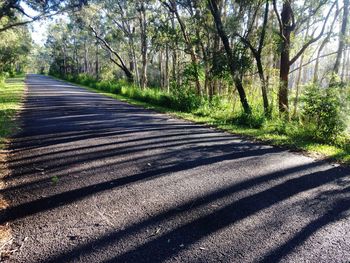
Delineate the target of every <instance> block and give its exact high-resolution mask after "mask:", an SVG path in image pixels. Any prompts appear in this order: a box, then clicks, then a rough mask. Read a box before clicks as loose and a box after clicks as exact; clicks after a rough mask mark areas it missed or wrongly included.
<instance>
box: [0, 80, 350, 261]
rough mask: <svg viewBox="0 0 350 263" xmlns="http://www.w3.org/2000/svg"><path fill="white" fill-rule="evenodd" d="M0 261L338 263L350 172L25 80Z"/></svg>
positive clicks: (348, 235)
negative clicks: (6, 249)
mask: <svg viewBox="0 0 350 263" xmlns="http://www.w3.org/2000/svg"><path fill="white" fill-rule="evenodd" d="M27 84H28V94H27V99H26V102H25V109H24V111H23V112H22V114H21V118H20V119H21V122H22V130H21V132H20V133H19V134H18V135H17V136H16V138H14V141H13V144H12V145H11V156H10V160H9V165H10V168H11V176H9V177H8V178H7V179H6V188H5V189H4V190H1V192H2V194H3V195H4V196H5V197H6V198H7V200H9V201H10V203H11V206H10V208H8V209H7V210H6V212H5V213H4V214H2V215H1V217H0V220H1V223H2V224H3V223H5V222H10V225H11V227H12V231H13V237H14V242H13V245H12V249H13V251H14V252H13V253H12V255H11V256H10V258H8V259H7V260H8V261H9V262H26V263H31V262H136V263H138V262H151V263H156V262H317V263H321V262H327V263H328V262H349V261H350V220H349V217H350V169H349V168H344V167H340V166H337V165H331V164H328V163H326V162H322V161H317V160H314V159H311V158H309V157H305V156H303V155H300V154H296V153H292V152H290V151H288V150H284V149H279V148H275V147H271V146H268V145H263V144H260V143H254V142H251V141H247V140H245V139H242V138H240V137H238V136H234V135H230V134H227V133H224V132H220V131H217V130H214V129H210V128H207V127H204V126H201V125H196V124H193V123H190V122H187V121H183V120H179V119H174V118H172V117H170V116H167V115H164V114H158V113H155V112H153V111H149V110H145V109H142V108H139V107H135V106H131V105H129V104H126V103H124V102H120V101H116V100H113V99H110V98H107V97H104V96H101V95H99V94H96V93H93V92H90V91H87V90H85V89H82V88H79V87H76V86H72V85H70V84H67V83H64V82H60V81H57V80H54V79H51V78H49V77H44V76H39V75H29V76H28V78H27Z"/></svg>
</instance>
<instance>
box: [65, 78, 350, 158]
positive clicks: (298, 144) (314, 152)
mask: <svg viewBox="0 0 350 263" xmlns="http://www.w3.org/2000/svg"><path fill="white" fill-rule="evenodd" d="M69 82H71V83H73V84H78V85H80V86H82V87H84V88H87V89H89V90H91V91H94V92H97V93H100V94H103V95H105V96H108V97H111V98H114V99H118V100H121V101H125V102H128V103H130V104H133V105H137V106H141V107H144V108H147V109H152V110H155V111H158V112H161V113H167V114H170V115H172V116H175V117H179V118H183V119H186V120H190V121H193V122H196V123H200V124H206V125H210V126H212V127H216V128H218V129H221V130H224V131H227V132H230V133H233V134H238V135H243V136H247V137H249V138H250V139H253V140H259V141H263V142H267V143H269V144H272V145H275V146H283V147H287V148H289V149H292V150H295V151H303V152H305V153H307V154H310V155H311V156H313V157H316V158H323V159H330V160H333V161H337V162H340V163H343V164H350V147H349V145H347V144H346V143H345V144H344V146H335V145H328V144H324V143H318V142H315V141H314V140H313V139H312V138H311V137H310V136H309V135H308V133H307V131H304V130H300V129H298V128H296V126H293V125H288V124H281V123H279V122H278V121H276V120H272V121H266V122H265V123H264V125H263V126H261V127H260V128H251V127H247V126H245V125H239V124H237V123H236V124H235V122H232V115H231V116H230V114H231V113H232V112H231V113H230V112H227V111H225V109H219V110H216V111H214V112H213V111H212V110H205V109H203V108H200V109H197V110H194V111H191V112H183V111H180V110H176V109H174V108H173V107H171V108H168V107H164V106H160V105H164V103H162V101H163V100H162V99H159V100H157V97H160V96H162V95H159V94H156V93H157V91H152V90H150V89H148V90H145V91H140V90H138V91H137V93H136V94H135V88H133V87H131V88H130V87H125V86H124V87H118V88H112V89H110V88H108V87H107V86H108V84H106V85H104V84H103V83H97V84H96V83H94V84H93V85H89V84H88V83H81V82H80V83H79V82H77V81H69ZM91 86H92V87H91ZM106 90H107V91H106ZM108 90H110V91H108ZM152 96H153V97H152ZM167 96H168V95H167ZM149 101H151V102H149ZM228 116H229V117H228ZM281 126H285V127H283V128H281ZM281 129H282V130H283V131H280V130H281ZM286 130H287V131H286Z"/></svg>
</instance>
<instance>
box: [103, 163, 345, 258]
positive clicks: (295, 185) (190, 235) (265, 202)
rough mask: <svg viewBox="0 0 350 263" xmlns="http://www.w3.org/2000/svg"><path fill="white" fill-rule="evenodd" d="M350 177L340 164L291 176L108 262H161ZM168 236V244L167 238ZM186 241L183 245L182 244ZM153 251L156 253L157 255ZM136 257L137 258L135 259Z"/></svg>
mask: <svg viewBox="0 0 350 263" xmlns="http://www.w3.org/2000/svg"><path fill="white" fill-rule="evenodd" d="M345 176H350V171H349V170H346V169H342V168H339V167H336V168H332V169H329V170H327V171H322V172H314V173H311V174H308V175H305V176H302V177H298V178H294V179H290V180H288V181H286V182H284V183H281V184H279V185H276V186H274V187H272V188H270V189H267V190H265V191H262V192H259V193H257V194H254V195H251V196H248V197H245V198H242V199H240V200H238V201H235V202H233V203H231V204H229V205H227V206H225V207H223V208H221V209H219V210H217V211H215V212H214V213H212V214H209V215H206V216H203V217H201V218H199V219H195V220H193V221H192V222H190V223H188V224H186V225H183V226H181V227H179V228H176V229H174V230H172V231H170V232H168V233H166V234H164V235H162V236H160V237H158V238H156V239H153V240H151V241H149V242H147V243H145V244H143V245H140V246H138V247H137V248H135V249H132V250H129V251H127V252H125V253H123V254H121V255H119V256H117V257H115V258H113V259H110V260H107V261H105V262H106V263H107V262H145V261H144V259H147V258H148V259H149V255H150V254H149V253H153V254H152V257H151V258H152V263H157V262H163V261H165V260H166V259H168V258H170V257H172V256H174V255H176V254H177V253H178V252H179V251H181V250H182V249H185V248H186V247H187V246H190V245H191V244H194V243H195V242H196V241H198V240H200V239H202V238H204V237H206V236H208V235H210V234H212V233H215V232H217V231H219V230H220V229H223V228H225V227H228V226H230V225H232V224H234V223H236V222H238V221H240V220H242V219H244V218H247V217H249V216H251V215H254V214H255V213H257V212H259V211H261V210H263V209H266V208H269V207H271V206H273V205H275V204H277V203H279V202H281V201H284V200H286V199H288V198H290V197H292V196H294V195H296V194H299V193H301V192H304V191H307V190H310V189H313V188H316V187H319V186H322V185H324V184H327V183H329V182H332V181H334V180H336V179H339V178H342V177H345ZM169 239H171V241H172V242H171V244H169V243H168V242H167V241H168V240H169ZM181 244H185V246H183V245H181ZM155 251H157V252H159V253H157V254H156V255H155V254H154V253H155ZM135 260H136V261H135Z"/></svg>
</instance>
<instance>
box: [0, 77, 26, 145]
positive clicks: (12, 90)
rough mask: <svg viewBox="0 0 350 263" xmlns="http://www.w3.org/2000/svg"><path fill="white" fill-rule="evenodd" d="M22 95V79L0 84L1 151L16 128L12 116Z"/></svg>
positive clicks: (18, 106) (17, 108) (18, 105)
mask: <svg viewBox="0 0 350 263" xmlns="http://www.w3.org/2000/svg"><path fill="white" fill-rule="evenodd" d="M23 93H24V82H23V78H14V79H9V80H8V82H7V83H0V149H2V147H3V145H4V142H5V139H6V138H8V137H9V136H10V135H11V134H12V133H13V132H14V131H15V129H16V127H17V126H16V123H15V121H14V116H15V114H16V112H17V111H18V110H19V108H20V102H21V98H22V96H23Z"/></svg>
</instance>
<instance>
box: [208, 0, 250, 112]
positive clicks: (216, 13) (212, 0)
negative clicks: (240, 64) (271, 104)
mask: <svg viewBox="0 0 350 263" xmlns="http://www.w3.org/2000/svg"><path fill="white" fill-rule="evenodd" d="M208 4H209V8H210V11H211V14H212V15H213V18H214V22H215V26H216V29H217V31H218V34H219V36H220V38H221V41H222V43H223V45H224V48H225V51H226V54H227V57H228V60H229V62H228V63H229V67H230V73H231V75H232V78H233V80H234V83H235V86H236V88H237V91H238V94H239V98H240V101H241V104H242V107H243V110H244V112H245V113H246V114H251V109H250V106H249V104H248V100H247V96H246V93H245V90H244V88H243V84H242V80H241V79H240V76H239V75H240V74H239V72H238V70H237V67H236V64H235V61H234V59H233V54H232V49H231V46H230V43H229V40H228V37H227V35H226V33H225V30H224V27H223V24H222V21H221V14H220V12H219V10H218V5H217V3H216V0H208Z"/></svg>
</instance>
